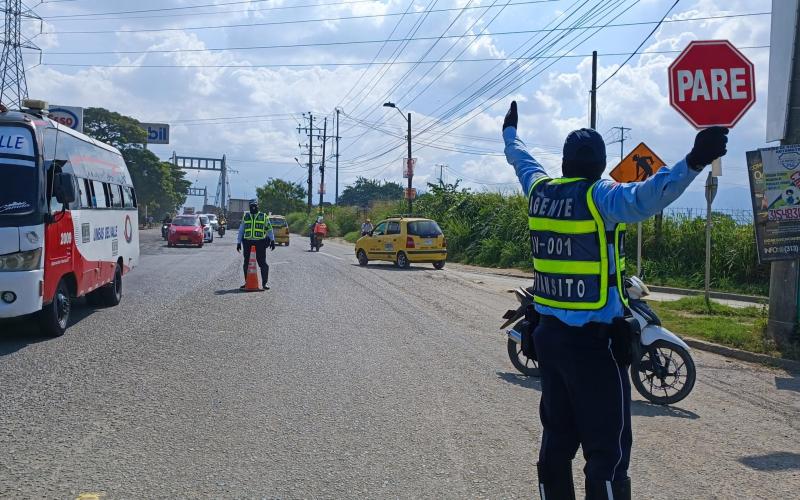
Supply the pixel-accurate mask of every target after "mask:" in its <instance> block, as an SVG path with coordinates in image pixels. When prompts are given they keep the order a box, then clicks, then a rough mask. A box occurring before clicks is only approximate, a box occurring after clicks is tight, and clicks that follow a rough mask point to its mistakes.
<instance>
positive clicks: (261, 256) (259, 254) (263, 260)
mask: <svg viewBox="0 0 800 500" xmlns="http://www.w3.org/2000/svg"><path fill="white" fill-rule="evenodd" d="M236 241H237V243H236V251H237V252H241V251H242V245H244V278H245V281H247V265H248V263H249V262H250V247H251V246H255V247H256V261H257V262H258V267H259V269H261V283H262V285H263V287H264V290H269V285H268V284H267V282H268V281H269V265H268V264H267V246H269V248H270V250H275V234H274V233H273V232H272V224H271V223H270V221H269V217H267V214H265V213H264V212H261V211H259V210H258V200H250V211H249V212H246V213H245V214H244V217H242V223H241V224H240V225H239V237H238V239H237V240H236ZM246 286H247V285H242V286H241V287H240V288H242V289H244V288H245V287H246Z"/></svg>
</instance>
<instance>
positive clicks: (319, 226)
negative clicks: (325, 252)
mask: <svg viewBox="0 0 800 500" xmlns="http://www.w3.org/2000/svg"><path fill="white" fill-rule="evenodd" d="M309 230H310V232H311V234H310V235H309V239H310V240H311V246H312V247H313V246H314V242H315V241H316V238H317V235H321V236H325V235H327V234H328V226H327V225H325V222H323V218H322V216H321V215H319V216H317V220H316V221H315V222H313V223H312V224H311V226H309ZM319 246H322V243H320V244H319Z"/></svg>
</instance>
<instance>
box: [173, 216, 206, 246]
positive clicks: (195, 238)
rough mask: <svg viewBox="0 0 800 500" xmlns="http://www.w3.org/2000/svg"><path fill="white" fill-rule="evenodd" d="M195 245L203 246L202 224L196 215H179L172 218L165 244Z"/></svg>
mask: <svg viewBox="0 0 800 500" xmlns="http://www.w3.org/2000/svg"><path fill="white" fill-rule="evenodd" d="M176 245H197V247H198V248H202V247H203V225H202V224H200V217H198V216H196V215H181V216H178V217H175V218H174V219H173V220H172V224H171V225H170V226H169V234H168V235H167V246H170V247H174V246H176Z"/></svg>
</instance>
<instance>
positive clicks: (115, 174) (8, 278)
mask: <svg viewBox="0 0 800 500" xmlns="http://www.w3.org/2000/svg"><path fill="white" fill-rule="evenodd" d="M26 106H27V107H31V108H33V109H25V110H23V111H6V110H0V318H14V317H20V316H26V317H27V318H28V319H30V320H37V321H39V322H40V324H41V328H42V331H43V332H44V333H45V334H47V335H50V336H59V335H62V334H63V333H64V331H65V330H66V328H67V326H68V325H69V319H70V312H71V310H72V305H73V298H75V297H80V296H84V295H86V296H87V299H88V300H90V301H91V302H92V303H95V304H98V305H106V306H115V305H117V304H118V303H119V301H120V300H121V298H122V277H123V276H124V275H125V274H127V273H128V272H129V271H130V270H131V269H133V268H134V267H135V266H136V264H137V263H138V260H139V233H138V224H137V220H138V214H137V209H136V192H135V191H134V188H133V183H132V182H131V177H130V174H129V173H128V168H127V166H126V165H125V161H124V160H123V159H122V155H121V154H120V152H119V151H118V150H117V149H115V148H113V147H111V146H108V145H107V144H103V143H101V142H99V141H96V140H94V139H92V138H90V137H88V136H85V135H83V134H81V133H78V132H76V131H74V130H72V129H70V128H68V127H65V126H63V125H59V124H58V123H56V122H54V121H53V120H50V119H48V118H47V117H46V114H43V113H42V112H41V109H46V104H44V103H41V102H40V101H33V102H30V101H29V102H26Z"/></svg>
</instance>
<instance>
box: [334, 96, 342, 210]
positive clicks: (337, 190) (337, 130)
mask: <svg viewBox="0 0 800 500" xmlns="http://www.w3.org/2000/svg"><path fill="white" fill-rule="evenodd" d="M339 111H340V110H339V108H336V196H335V197H334V198H333V204H334V205H338V204H339V139H341V137H339Z"/></svg>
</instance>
